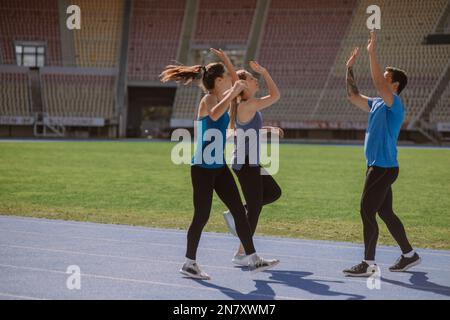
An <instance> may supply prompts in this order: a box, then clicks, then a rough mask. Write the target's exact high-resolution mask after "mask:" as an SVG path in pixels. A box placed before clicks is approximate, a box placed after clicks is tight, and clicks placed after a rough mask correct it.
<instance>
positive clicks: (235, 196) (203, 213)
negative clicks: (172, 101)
mask: <svg viewBox="0 0 450 320" xmlns="http://www.w3.org/2000/svg"><path fill="white" fill-rule="evenodd" d="M211 50H212V52H213V53H215V54H216V55H217V56H218V57H219V58H221V59H222V61H223V64H222V63H210V64H208V65H206V66H201V65H196V66H191V67H189V66H182V65H169V66H167V67H166V68H165V70H164V71H163V72H162V73H161V75H160V78H161V81H162V82H168V81H177V82H183V83H184V84H188V83H191V82H192V81H194V80H195V79H199V80H201V86H202V87H203V90H204V92H205V96H204V97H203V98H202V100H201V101H200V105H199V107H198V111H197V120H196V127H197V136H198V138H197V141H196V153H195V154H194V157H193V158H192V165H191V181H192V187H193V190H194V194H193V202H194V217H193V219H192V223H191V225H190V227H189V230H188V233H187V249H186V261H185V263H184V265H183V267H182V268H181V270H180V272H181V273H182V274H184V275H186V276H188V277H191V278H195V279H202V280H208V279H210V277H209V275H208V274H206V273H205V272H203V271H202V270H201V269H200V267H199V265H198V264H197V262H196V254H197V248H198V244H199V241H200V237H201V233H202V231H203V228H204V226H205V225H206V223H207V222H208V219H209V215H210V211H211V205H212V199H213V192H214V191H216V193H217V195H218V196H219V198H220V199H221V200H222V201H223V203H224V204H225V205H226V206H227V208H228V209H229V210H230V211H231V212H233V218H234V219H235V221H236V231H237V235H238V236H239V239H240V240H241V243H242V245H243V247H244V251H245V253H246V256H247V258H248V261H249V263H248V266H249V268H250V270H251V271H252V272H258V271H262V270H266V269H269V268H271V267H273V266H275V265H276V264H277V263H278V260H265V259H262V258H260V257H258V255H256V252H255V248H254V245H253V239H252V232H251V229H250V225H249V223H248V220H247V217H246V215H245V209H244V206H243V204H242V201H241V197H240V195H239V190H238V188H237V185H236V183H235V181H234V178H233V175H232V173H231V171H230V169H229V168H228V166H227V165H226V163H225V157H224V154H225V142H226V131H227V128H228V124H229V122H230V117H229V115H228V110H229V107H230V104H231V101H232V100H233V99H235V98H236V97H237V96H238V95H239V94H240V93H241V92H242V91H243V90H244V89H245V87H246V84H245V81H242V80H239V79H238V76H237V74H236V72H235V71H234V67H233V65H232V64H231V62H230V60H229V58H228V57H227V56H226V54H225V53H224V52H222V51H221V50H215V49H211ZM225 67H226V68H225ZM227 69H228V72H227Z"/></svg>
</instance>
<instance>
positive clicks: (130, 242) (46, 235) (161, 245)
mask: <svg viewBox="0 0 450 320" xmlns="http://www.w3.org/2000/svg"><path fill="white" fill-rule="evenodd" d="M0 231H2V232H3V233H8V232H10V233H23V234H30V235H37V236H41V237H48V236H49V234H46V233H42V232H34V231H19V230H8V229H2V228H0ZM50 236H52V237H60V238H64V239H77V240H89V241H104V242H113V243H114V242H115V243H129V244H140V245H145V246H158V247H164V248H167V247H172V248H177V249H183V250H184V249H185V246H181V245H175V244H170V243H156V242H145V241H136V240H117V239H109V238H97V237H77V236H64V235H56V234H50ZM201 250H207V251H213V252H222V253H224V254H227V255H230V256H231V255H232V254H234V251H233V250H231V249H230V250H225V249H217V248H208V247H201ZM259 253H260V254H261V255H262V256H267V257H269V256H274V257H279V258H289V259H300V260H317V261H326V262H340V263H354V262H355V261H354V260H348V259H331V258H321V257H318V256H299V255H287V254H279V253H273V252H267V251H261V252H259ZM165 256H166V257H170V258H174V259H177V258H178V256H169V255H167V254H165ZM377 264H378V265H380V266H390V264H387V263H381V262H378V263H377ZM416 270H431V271H444V272H450V270H447V269H442V268H433V267H426V266H422V265H421V266H419V267H417V268H416Z"/></svg>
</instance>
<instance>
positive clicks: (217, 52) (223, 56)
mask: <svg viewBox="0 0 450 320" xmlns="http://www.w3.org/2000/svg"><path fill="white" fill-rule="evenodd" d="M209 51H211V52H212V53H214V54H215V55H216V56H217V57H218V58H219V59H220V60H222V61H223V62H230V58H229V57H228V56H227V54H226V53H225V52H223V51H222V49H214V48H210V49H209Z"/></svg>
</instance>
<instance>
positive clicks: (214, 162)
mask: <svg viewBox="0 0 450 320" xmlns="http://www.w3.org/2000/svg"><path fill="white" fill-rule="evenodd" d="M229 123H230V116H229V115H228V112H225V113H224V114H223V115H222V116H221V117H220V118H219V119H217V121H214V120H212V119H211V117H210V116H205V117H202V118H200V119H197V142H196V150H195V154H194V156H193V157H192V162H191V164H192V165H194V166H200V167H202V168H207V169H215V168H221V167H223V166H224V165H225V164H226V162H225V144H226V140H227V128H228V124H229ZM210 129H212V130H210ZM216 139H221V141H216ZM210 144H213V145H212V146H211V147H210V148H208V146H209V145H210ZM205 149H206V152H205ZM217 152H219V153H221V154H222V155H220V154H218V155H217V158H219V157H220V158H219V159H217V158H216V153H217Z"/></svg>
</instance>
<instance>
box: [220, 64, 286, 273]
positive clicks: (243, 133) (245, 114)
mask: <svg viewBox="0 0 450 320" xmlns="http://www.w3.org/2000/svg"><path fill="white" fill-rule="evenodd" d="M250 67H251V68H252V69H253V71H255V72H256V73H258V74H260V75H261V76H262V77H263V78H264V80H265V82H266V85H267V88H268V90H269V93H268V95H266V96H264V97H262V98H256V97H255V95H256V93H257V92H258V90H259V83H258V80H257V79H256V78H255V77H254V76H253V75H252V74H251V73H250V72H248V71H245V70H239V71H238V72H237V74H238V77H239V79H240V80H244V81H246V83H247V89H245V90H244V91H243V92H242V94H241V95H240V100H241V101H240V103H239V104H234V105H233V106H232V108H231V112H230V114H231V124H230V127H231V128H232V129H236V131H235V137H234V150H233V157H232V167H233V170H234V172H235V173H236V175H237V177H238V179H239V183H240V184H241V187H242V192H243V194H244V198H245V201H246V205H245V207H246V210H247V218H248V221H249V224H250V228H251V232H252V235H253V234H254V233H255V230H256V226H257V224H258V218H259V215H260V213H261V210H262V207H263V206H264V205H267V204H269V203H272V202H274V201H276V200H278V198H280V196H281V189H280V186H279V185H278V184H277V182H276V181H275V180H274V179H273V177H272V176H271V175H270V174H268V173H267V171H265V170H264V169H263V168H262V167H261V166H260V163H259V152H260V145H259V144H260V142H259V134H260V130H261V129H263V128H265V129H269V130H270V131H271V132H272V133H275V134H279V135H280V136H283V130H281V129H280V128H275V127H263V126H262V124H263V119H262V114H261V110H262V109H264V108H267V107H269V106H271V105H273V104H274V103H275V102H277V101H278V100H279V99H280V92H279V90H278V88H277V86H276V84H275V82H274V81H273V80H272V77H271V76H270V74H269V72H267V70H266V69H265V68H263V67H261V66H260V65H259V64H258V63H256V62H254V61H252V62H250ZM252 130H253V131H254V132H255V133H256V134H255V135H254V136H256V137H258V139H256V140H249V139H247V138H244V137H247V136H251V134H252V132H250V131H252ZM224 218H225V221H226V222H227V225H228V227H229V229H230V232H231V233H233V234H236V231H235V228H234V227H235V223H234V221H233V216H232V214H231V212H230V211H228V212H225V214H224ZM232 261H233V262H234V263H235V264H238V265H245V264H247V263H248V259H247V256H246V255H245V250H244V247H243V246H242V244H241V245H240V247H239V249H238V251H237V253H236V254H235V255H234V257H233V260H232Z"/></svg>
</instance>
